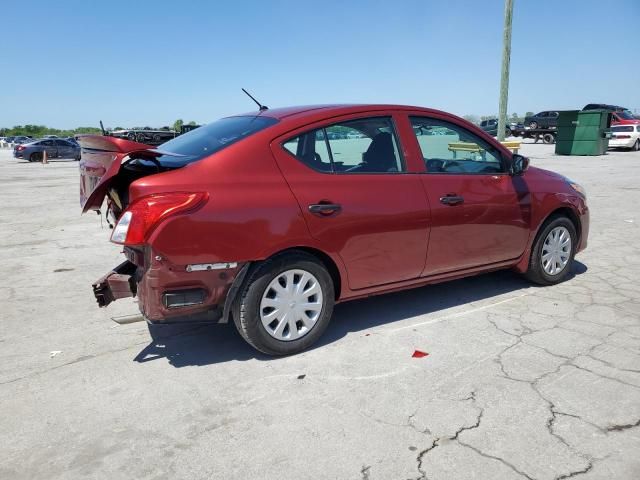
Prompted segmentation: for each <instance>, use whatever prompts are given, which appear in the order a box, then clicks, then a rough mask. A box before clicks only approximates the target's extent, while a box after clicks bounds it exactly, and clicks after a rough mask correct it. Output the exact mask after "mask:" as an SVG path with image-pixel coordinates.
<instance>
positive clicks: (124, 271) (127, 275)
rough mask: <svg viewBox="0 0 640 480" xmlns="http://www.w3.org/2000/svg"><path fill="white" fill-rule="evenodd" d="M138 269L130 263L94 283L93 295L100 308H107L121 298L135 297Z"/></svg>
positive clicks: (122, 265)
mask: <svg viewBox="0 0 640 480" xmlns="http://www.w3.org/2000/svg"><path fill="white" fill-rule="evenodd" d="M136 269H137V267H136V266H135V265H134V264H133V263H131V262H130V261H128V260H127V261H126V262H123V263H121V264H120V265H118V266H117V267H116V268H114V269H113V270H112V271H110V272H109V273H107V274H106V275H105V276H103V277H102V278H100V279H99V280H97V281H95V282H94V283H93V285H92V286H93V295H94V296H95V297H96V300H97V302H98V305H99V306H100V307H106V306H107V305H109V304H110V303H111V302H113V301H115V300H118V299H119V298H126V297H135V295H136V290H137V284H136V280H135V273H136Z"/></svg>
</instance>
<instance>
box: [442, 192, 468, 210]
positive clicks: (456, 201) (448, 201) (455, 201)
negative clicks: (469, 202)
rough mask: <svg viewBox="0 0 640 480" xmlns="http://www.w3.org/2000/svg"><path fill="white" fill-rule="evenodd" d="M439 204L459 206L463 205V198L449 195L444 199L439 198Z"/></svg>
mask: <svg viewBox="0 0 640 480" xmlns="http://www.w3.org/2000/svg"><path fill="white" fill-rule="evenodd" d="M440 203H442V204H443V205H449V206H450V207H452V206H454V205H460V204H461V203H464V198H463V197H461V196H460V195H456V194H451V193H450V194H447V195H445V196H444V197H440Z"/></svg>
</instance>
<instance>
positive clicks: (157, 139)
mask: <svg viewBox="0 0 640 480" xmlns="http://www.w3.org/2000/svg"><path fill="white" fill-rule="evenodd" d="M160 140H162V137H161V136H160V135H158V134H155V135H154V136H153V141H154V142H156V143H159V142H160Z"/></svg>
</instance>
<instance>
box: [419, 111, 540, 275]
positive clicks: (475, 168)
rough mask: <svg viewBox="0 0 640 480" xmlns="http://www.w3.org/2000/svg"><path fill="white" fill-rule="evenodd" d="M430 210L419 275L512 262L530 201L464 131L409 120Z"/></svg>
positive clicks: (525, 230) (491, 150)
mask: <svg viewBox="0 0 640 480" xmlns="http://www.w3.org/2000/svg"><path fill="white" fill-rule="evenodd" d="M410 120H411V123H412V126H413V130H414V132H415V134H416V139H417V141H418V147H419V149H420V152H421V154H422V157H423V159H424V162H425V165H426V170H427V171H426V173H424V174H421V175H420V177H421V180H422V182H423V184H424V188H425V191H426V193H427V197H428V200H429V204H430V206H431V216H432V224H431V234H430V238H429V250H428V252H427V262H426V266H425V270H424V272H423V274H424V275H425V276H429V275H436V274H440V273H447V272H452V271H456V270H464V269H469V268H474V267H478V266H482V265H489V264H492V263H498V262H503V261H507V260H512V259H516V258H518V257H519V256H520V255H521V254H522V253H523V252H524V249H525V247H526V244H527V240H528V238H529V220H530V214H531V206H530V196H529V194H528V192H527V189H526V184H525V183H524V181H523V179H522V177H512V176H511V175H509V174H508V173H507V171H508V165H507V162H506V160H505V159H503V157H502V154H501V153H500V151H499V150H498V149H497V148H495V147H494V146H492V145H490V143H489V142H487V141H486V140H484V139H482V138H481V137H480V136H478V135H476V134H475V133H472V132H470V131H468V130H467V129H466V128H464V127H462V126H460V125H457V124H454V123H451V122H447V121H444V120H440V119H437V118H429V117H418V116H416V117H411V119H410Z"/></svg>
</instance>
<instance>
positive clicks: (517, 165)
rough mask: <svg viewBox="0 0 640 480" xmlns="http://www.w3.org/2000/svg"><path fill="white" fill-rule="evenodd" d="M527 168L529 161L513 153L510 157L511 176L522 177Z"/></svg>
mask: <svg viewBox="0 0 640 480" xmlns="http://www.w3.org/2000/svg"><path fill="white" fill-rule="evenodd" d="M527 168H529V159H528V158H527V157H524V156H522V155H518V154H517V153H514V154H513V155H512V157H511V175H522V174H523V173H524V172H526V171H527Z"/></svg>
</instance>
